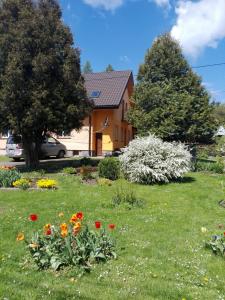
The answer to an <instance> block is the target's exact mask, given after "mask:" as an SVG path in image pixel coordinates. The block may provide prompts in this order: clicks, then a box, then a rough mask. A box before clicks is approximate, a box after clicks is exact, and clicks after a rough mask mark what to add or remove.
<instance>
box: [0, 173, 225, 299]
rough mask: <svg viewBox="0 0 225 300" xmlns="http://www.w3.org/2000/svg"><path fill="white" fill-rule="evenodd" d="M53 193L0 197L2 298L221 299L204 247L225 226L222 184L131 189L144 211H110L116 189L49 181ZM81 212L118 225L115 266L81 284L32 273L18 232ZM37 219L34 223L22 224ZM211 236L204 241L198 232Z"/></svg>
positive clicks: (219, 269)
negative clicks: (56, 184)
mask: <svg viewBox="0 0 225 300" xmlns="http://www.w3.org/2000/svg"><path fill="white" fill-rule="evenodd" d="M51 176H53V177H54V178H57V179H58V181H59V186H60V187H59V189H58V190H57V191H18V192H15V191H11V192H5V191H0V239H1V243H0V299H10V300H14V299H15V300H17V299H24V300H26V299H54V300H62V299H85V300H94V299H104V300H105V299H110V300H113V299H149V300H151V299H154V300H158V299H160V300H167V299H174V300H175V299H176V300H179V299H180V300H181V299H182V298H185V299H187V300H190V299H197V300H201V299H202V300H205V299H207V300H211V299H212V300H216V299H218V300H222V299H224V295H225V261H224V259H223V258H222V257H219V256H218V257H216V256H214V255H213V254H212V253H211V252H210V251H209V250H206V249H205V248H204V242H205V241H206V240H208V239H209V238H210V236H211V234H213V233H216V232H218V231H219V229H218V224H219V223H224V221H225V220H224V215H225V210H224V208H222V207H220V206H219V205H218V201H219V200H221V199H224V198H225V195H224V193H223V191H222V189H221V182H223V181H224V179H225V177H224V176H222V175H212V174H203V173H191V174H189V175H188V177H186V180H184V182H183V183H172V184H168V185H153V186H141V185H134V189H135V192H136V193H137V195H138V197H140V198H141V199H144V200H145V206H144V208H133V209H131V210H128V209H127V208H126V207H123V206H121V207H120V206H118V207H116V208H111V206H110V205H108V204H109V203H110V202H111V198H112V194H113V192H114V190H115V189H116V185H118V186H120V185H121V184H122V185H123V186H124V188H125V189H126V188H127V185H128V184H127V183H126V182H125V181H123V180H121V181H118V182H116V183H114V184H113V186H111V187H110V186H103V187H102V186H101V187H100V186H97V185H90V186H88V185H84V184H83V185H81V184H80V183H79V181H78V180H77V179H75V177H74V176H72V175H71V176H59V175H56V174H52V175H51ZM76 211H83V212H84V214H85V218H86V220H87V222H88V223H89V224H90V225H91V226H92V224H93V222H94V221H95V220H101V221H103V222H104V223H105V224H108V223H115V224H116V225H117V227H116V230H115V231H114V232H113V235H114V237H115V238H116V240H117V252H118V260H115V261H110V262H108V263H106V264H102V265H98V266H95V267H94V269H93V271H92V272H91V273H90V274H87V275H85V276H83V277H81V278H78V277H76V276H75V275H74V274H73V272H72V271H71V270H70V271H69V272H63V271H62V272H58V273H54V272H52V271H37V270H36V267H35V266H34V265H33V264H30V263H29V262H27V261H26V257H27V256H26V255H27V252H26V250H25V247H24V244H23V242H16V240H15V238H16V235H17V233H18V232H20V231H22V230H24V232H25V233H27V234H29V233H31V232H32V231H33V230H37V229H39V228H42V226H43V225H44V224H46V223H54V222H55V220H58V213H59V212H64V214H65V217H66V219H68V218H69V217H70V215H71V214H72V213H73V212H76ZM30 213H37V214H38V215H39V220H38V221H37V222H36V223H30V222H29V221H28V220H27V217H28V215H29V214H30ZM202 226H204V227H206V228H207V229H208V232H207V233H205V234H203V233H202V232H201V227H202Z"/></svg>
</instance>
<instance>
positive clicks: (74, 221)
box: [70, 214, 78, 224]
mask: <svg viewBox="0 0 225 300" xmlns="http://www.w3.org/2000/svg"><path fill="white" fill-rule="evenodd" d="M77 220H78V218H77V214H74V215H72V217H71V219H70V223H73V224H74V223H76V222H77Z"/></svg>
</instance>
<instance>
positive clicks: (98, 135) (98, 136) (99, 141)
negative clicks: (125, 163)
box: [96, 133, 102, 156]
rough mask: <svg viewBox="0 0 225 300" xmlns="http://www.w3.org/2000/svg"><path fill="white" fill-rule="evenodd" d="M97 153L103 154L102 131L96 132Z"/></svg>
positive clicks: (98, 154)
mask: <svg viewBox="0 0 225 300" xmlns="http://www.w3.org/2000/svg"><path fill="white" fill-rule="evenodd" d="M96 155H97V156H102V133H96Z"/></svg>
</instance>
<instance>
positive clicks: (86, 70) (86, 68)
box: [83, 60, 93, 74]
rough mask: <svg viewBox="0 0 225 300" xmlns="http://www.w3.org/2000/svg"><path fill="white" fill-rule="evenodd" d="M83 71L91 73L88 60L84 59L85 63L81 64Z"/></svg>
mask: <svg viewBox="0 0 225 300" xmlns="http://www.w3.org/2000/svg"><path fill="white" fill-rule="evenodd" d="M83 73H84V74H88V73H93V69H92V66H91V63H90V61H89V60H88V61H86V63H85V64H84V66H83Z"/></svg>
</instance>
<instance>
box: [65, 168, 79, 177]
mask: <svg viewBox="0 0 225 300" xmlns="http://www.w3.org/2000/svg"><path fill="white" fill-rule="evenodd" d="M62 171H63V173H64V174H70V175H74V174H77V170H76V169H75V168H73V167H66V168H64V169H63V170H62Z"/></svg>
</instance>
